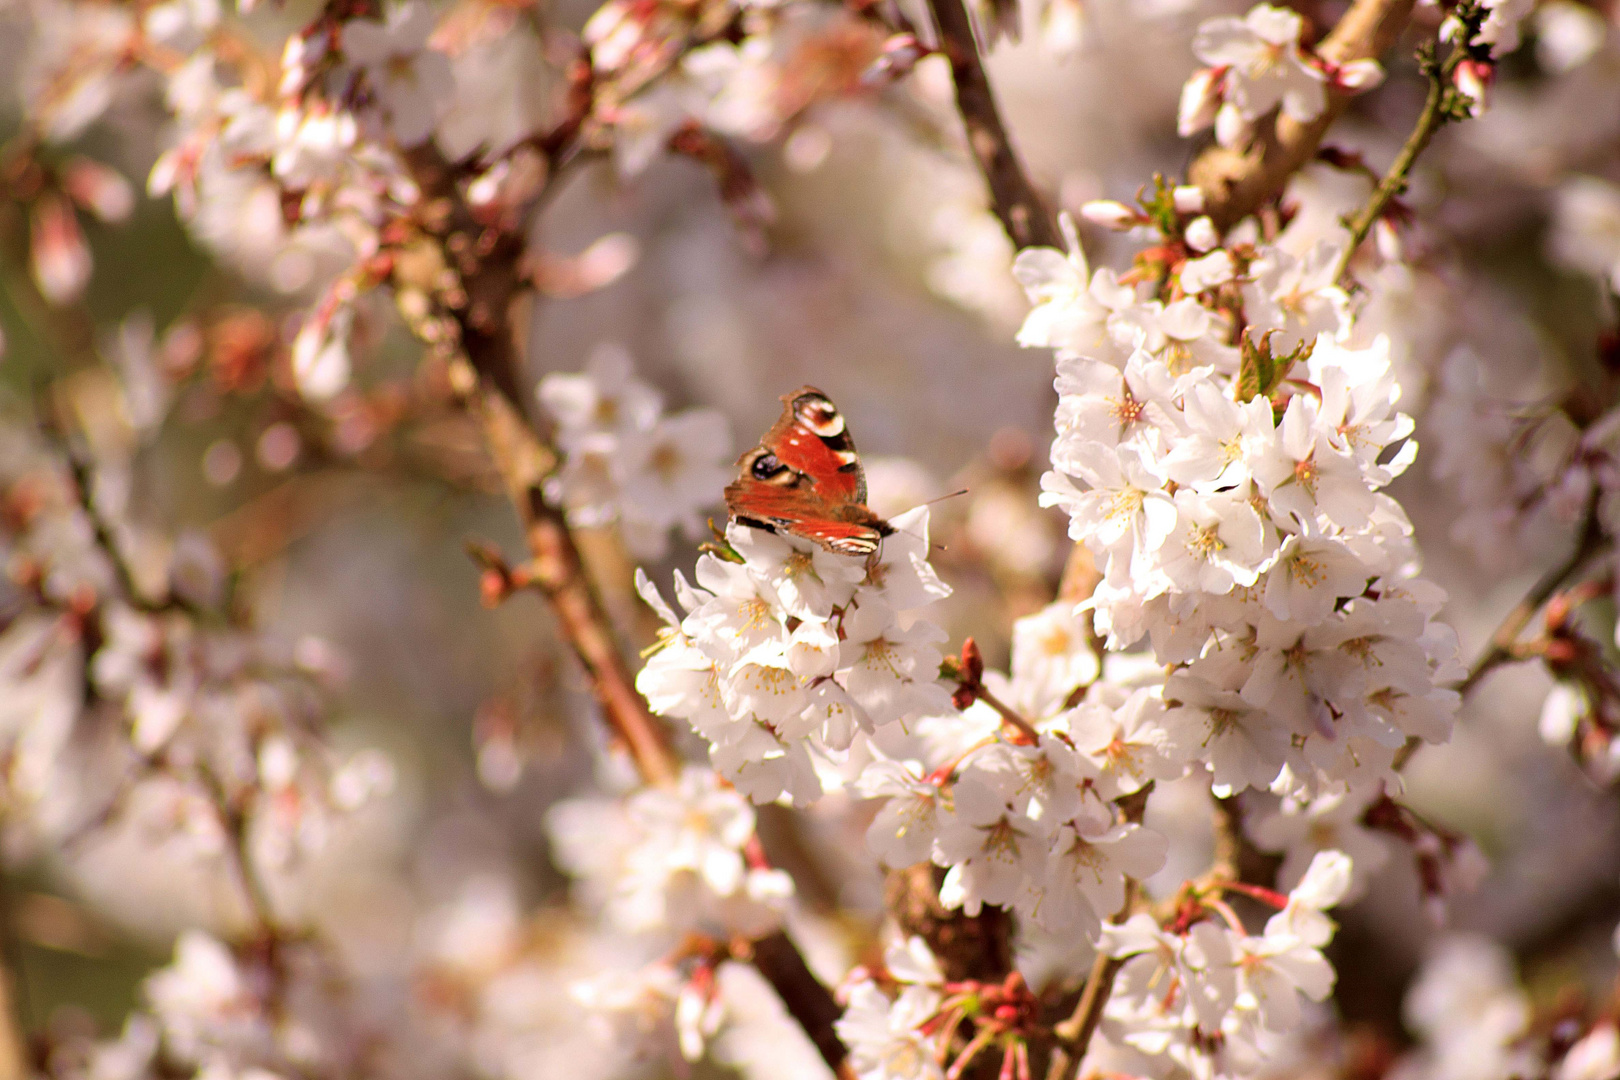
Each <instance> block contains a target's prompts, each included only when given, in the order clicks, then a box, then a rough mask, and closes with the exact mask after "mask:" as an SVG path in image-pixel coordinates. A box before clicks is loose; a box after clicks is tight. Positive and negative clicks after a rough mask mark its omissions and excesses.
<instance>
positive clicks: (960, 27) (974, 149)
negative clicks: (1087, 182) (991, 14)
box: [928, 0, 1065, 251]
mask: <svg viewBox="0 0 1620 1080" xmlns="http://www.w3.org/2000/svg"><path fill="white" fill-rule="evenodd" d="M928 6H929V8H930V9H931V10H932V11H933V13H934V25H935V26H936V27H938V29H939V40H940V48H941V50H942V51H943V52H944V53H945V58H946V59H947V60H949V61H950V64H951V80H952V83H953V84H954V85H955V87H956V111H957V112H959V113H960V114H961V115H962V126H963V127H964V128H965V129H966V131H967V142H968V150H969V151H970V152H971V153H972V154H973V160H974V161H976V162H978V164H979V171H980V172H981V173H983V174H984V180H985V183H986V184H988V185H989V187H990V205H991V209H993V210H994V211H995V214H996V217H997V218H999V219H1000V220H1001V227H1002V228H1004V229H1006V230H1007V235H1008V236H1009V237H1011V238H1012V242H1013V245H1014V246H1015V247H1019V248H1026V247H1050V248H1057V249H1058V250H1059V251H1062V250H1063V249H1064V247H1065V245H1064V242H1063V233H1062V231H1061V230H1060V229H1059V228H1058V224H1057V219H1056V218H1055V217H1053V216H1052V211H1051V210H1049V209H1048V208H1047V206H1046V203H1045V202H1044V201H1043V200H1042V199H1041V196H1040V193H1039V192H1037V191H1036V190H1035V185H1034V184H1032V183H1030V180H1029V175H1028V174H1027V173H1026V172H1025V171H1024V167H1023V165H1021V164H1020V163H1019V161H1018V154H1017V153H1016V152H1015V151H1014V150H1013V146H1012V140H1011V139H1010V138H1009V137H1008V135H1007V125H1006V124H1004V123H1002V120H1001V110H1000V109H999V108H998V107H997V105H996V97H995V94H994V92H993V91H992V90H991V89H990V78H989V76H988V75H986V74H985V70H984V62H983V60H982V59H981V58H980V56H979V44H978V40H977V38H975V37H974V33H973V19H972V17H971V16H970V15H969V14H968V10H967V7H966V6H965V5H964V4H963V2H962V0H929V4H928Z"/></svg>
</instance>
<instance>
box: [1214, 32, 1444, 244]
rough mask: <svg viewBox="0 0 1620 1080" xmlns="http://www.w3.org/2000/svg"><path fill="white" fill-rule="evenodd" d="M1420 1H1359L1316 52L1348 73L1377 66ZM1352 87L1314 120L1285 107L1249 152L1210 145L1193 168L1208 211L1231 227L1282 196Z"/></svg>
mask: <svg viewBox="0 0 1620 1080" xmlns="http://www.w3.org/2000/svg"><path fill="white" fill-rule="evenodd" d="M1414 2H1415V0H1355V3H1353V4H1351V6H1350V9H1349V10H1348V11H1346V12H1345V13H1344V14H1343V15H1342V16H1340V18H1339V22H1338V24H1337V25H1335V26H1334V28H1333V30H1332V32H1330V33H1329V34H1328V35H1327V36H1326V37H1325V38H1323V39H1322V41H1321V43H1320V44H1319V45H1317V47H1316V52H1317V54H1318V55H1320V56H1321V57H1323V58H1324V59H1326V60H1327V61H1329V62H1330V63H1332V64H1334V65H1337V66H1338V67H1339V68H1348V67H1349V66H1350V65H1352V64H1356V63H1358V62H1365V61H1369V60H1372V61H1376V60H1377V59H1378V58H1379V57H1380V56H1382V55H1383V54H1384V52H1385V51H1386V50H1388V49H1389V47H1390V46H1392V45H1393V44H1394V43H1395V41H1396V39H1397V38H1398V37H1400V35H1401V31H1403V30H1404V29H1405V28H1406V24H1407V22H1408V21H1409V20H1410V18H1411V15H1412V8H1413V6H1414ZM1354 92H1355V88H1354V87H1330V88H1329V89H1328V90H1327V92H1326V96H1325V98H1324V100H1323V103H1322V107H1321V109H1320V110H1319V111H1316V112H1315V113H1314V115H1311V116H1310V117H1309V118H1308V119H1299V118H1296V116H1295V115H1291V114H1290V110H1288V109H1283V110H1282V111H1280V112H1278V114H1277V115H1276V116H1275V118H1273V119H1268V120H1265V121H1264V122H1262V123H1261V124H1260V125H1259V128H1258V130H1257V133H1256V136H1255V139H1254V142H1253V143H1252V145H1249V146H1248V147H1238V148H1231V147H1226V146H1211V147H1209V148H1208V149H1207V150H1205V151H1204V152H1203V153H1202V154H1200V155H1199V156H1198V158H1197V160H1195V161H1194V162H1193V164H1192V166H1191V167H1190V168H1189V169H1188V172H1187V177H1188V180H1189V182H1190V183H1193V184H1196V185H1197V186H1198V187H1200V188H1202V189H1203V191H1204V198H1205V211H1206V213H1208V215H1209V217H1210V219H1211V220H1212V221H1213V222H1214V223H1215V225H1216V227H1217V228H1219V229H1227V228H1230V227H1231V226H1232V225H1235V224H1237V222H1239V221H1241V220H1242V219H1243V218H1245V217H1247V216H1248V215H1249V214H1252V213H1254V212H1255V211H1256V210H1258V209H1259V208H1260V207H1261V206H1263V205H1264V204H1265V203H1267V202H1268V201H1270V200H1272V199H1275V198H1276V197H1277V196H1278V195H1280V194H1281V193H1282V190H1283V187H1284V185H1286V184H1287V182H1288V178H1289V177H1291V176H1293V175H1294V174H1295V173H1296V172H1298V171H1299V170H1300V168H1301V167H1303V166H1304V165H1305V163H1306V162H1308V161H1310V160H1311V158H1312V157H1313V156H1315V154H1316V150H1317V147H1318V146H1320V145H1321V142H1322V137H1323V136H1324V135H1326V134H1327V131H1328V128H1330V127H1332V126H1333V122H1334V121H1335V120H1337V119H1338V118H1339V116H1340V114H1341V113H1343V112H1344V110H1345V107H1346V106H1348V105H1349V103H1350V98H1351V97H1352V96H1354Z"/></svg>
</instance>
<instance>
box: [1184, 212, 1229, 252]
mask: <svg viewBox="0 0 1620 1080" xmlns="http://www.w3.org/2000/svg"><path fill="white" fill-rule="evenodd" d="M1186 239H1187V246H1188V247H1190V248H1192V249H1193V250H1194V251H1197V252H1205V251H1210V250H1212V249H1214V248H1216V247H1218V246H1219V245H1220V242H1221V234H1220V230H1218V229H1216V228H1215V223H1214V222H1213V221H1211V220H1210V219H1209V215H1208V214H1205V215H1204V216H1203V217H1197V218H1194V219H1193V220H1192V221H1191V223H1189V224H1188V226H1187V232H1186Z"/></svg>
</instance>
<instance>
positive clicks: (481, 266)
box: [0, 148, 848, 1080]
mask: <svg viewBox="0 0 1620 1080" xmlns="http://www.w3.org/2000/svg"><path fill="white" fill-rule="evenodd" d="M410 161H411V164H412V171H413V174H414V176H415V178H416V181H417V183H418V184H419V185H420V186H421V188H422V190H423V192H424V193H426V194H428V195H429V196H431V197H434V198H437V199H440V200H443V205H445V206H446V207H448V208H449V222H450V228H449V230H448V232H447V235H446V237H445V242H444V247H445V250H446V252H447V253H448V254H450V255H452V256H454V257H456V259H457V266H456V268H457V270H458V272H459V277H460V285H461V289H462V291H463V292H464V294H465V296H464V298H460V299H462V300H463V302H462V303H461V304H460V305H459V306H455V307H453V308H451V310H450V315H451V317H452V318H453V320H454V323H455V329H456V331H457V334H458V337H459V341H460V346H461V349H460V353H459V355H456V356H455V357H454V359H453V360H452V362H451V366H450V381H451V386H452V389H453V390H454V391H455V392H456V394H457V395H458V396H459V398H460V400H461V401H462V403H463V405H464V406H465V407H466V408H467V409H468V411H469V412H471V413H472V414H473V416H474V417H475V418H476V419H477V421H478V424H479V428H480V429H481V430H482V432H483V435H484V442H485V445H486V447H487V448H488V450H489V454H490V457H491V459H492V460H493V461H494V463H495V467H496V469H497V471H498V472H499V473H500V476H501V480H502V483H503V484H504V486H505V487H506V491H507V494H508V496H509V497H510V498H511V500H512V505H513V507H514V508H515V509H516V510H517V513H518V518H519V519H520V520H521V522H522V524H523V532H524V538H525V540H526V541H527V544H528V548H529V554H530V558H531V561H530V563H529V564H528V565H527V566H526V567H525V570H526V576H527V579H528V581H529V582H530V583H532V584H534V585H535V586H536V587H538V588H539V590H540V591H541V593H542V594H544V596H545V597H546V599H547V600H548V601H549V603H550V605H551V610H552V614H553V615H554V616H555V617H556V619H557V625H558V627H559V629H560V630H561V632H562V635H563V637H564V638H566V639H567V641H568V643H569V645H570V646H572V648H573V650H574V655H575V656H577V657H578V658H579V661H580V664H581V665H582V666H583V667H584V669H585V674H586V677H587V679H588V680H589V682H590V684H591V688H592V690H593V691H594V692H595V694H596V698H597V700H598V701H599V702H600V703H601V705H602V712H603V715H604V717H605V718H606V720H607V722H608V724H609V726H610V727H611V728H612V729H613V731H614V733H615V734H616V735H617V736H618V738H619V739H620V740H621V741H622V742H623V743H624V745H625V746H626V748H627V749H628V750H629V752H630V755H631V758H632V759H633V760H634V761H635V765H636V769H637V771H638V773H639V774H640V775H641V778H642V779H643V780H644V781H645V782H646V783H649V784H660V785H662V784H672V783H674V782H675V780H676V778H677V776H678V775H679V772H680V767H681V762H680V757H679V755H678V754H677V753H676V751H675V748H674V745H673V743H672V742H671V740H670V734H669V730H668V728H667V727H666V726H665V725H664V723H663V721H662V720H660V719H659V718H658V717H657V716H654V715H653V712H652V710H651V709H650V708H649V707H648V705H647V701H646V699H645V698H644V697H642V696H641V693H640V692H639V691H638V690H637V689H636V686H635V678H634V676H633V675H632V673H631V671H630V668H629V665H628V664H627V663H626V662H625V659H624V653H623V651H622V649H621V648H620V645H619V641H618V636H617V634H616V633H615V632H614V629H613V624H612V622H611V620H610V619H609V618H608V614H607V611H606V609H605V608H604V607H603V606H602V601H601V598H600V597H599V596H598V595H597V591H596V587H595V584H594V582H593V581H592V580H591V577H590V574H589V572H588V571H587V570H586V568H585V565H584V562H583V560H582V559H581V557H580V553H579V548H578V546H577V544H576V543H575V540H574V536H573V532H572V531H571V530H570V528H569V526H568V519H567V515H566V513H565V512H564V510H563V509H562V507H560V506H557V505H556V504H554V503H553V502H551V501H550V500H549V499H547V498H546V494H545V489H544V483H545V479H546V477H547V476H549V475H550V474H551V473H552V472H553V471H554V469H555V468H556V466H557V453H556V451H555V450H554V449H553V448H552V447H551V446H549V445H548V444H547V443H545V442H544V441H542V440H541V438H540V437H539V436H538V435H537V434H536V432H535V429H534V427H533V426H532V425H531V424H530V423H529V421H528V419H527V418H526V417H525V415H524V405H523V394H522V390H521V371H522V363H521V357H520V355H519V352H518V345H517V343H518V340H519V338H518V334H517V326H516V322H515V319H514V312H515V311H516V310H517V308H518V303H517V302H518V301H519V299H520V298H521V297H522V296H523V294H524V293H525V291H526V289H527V286H526V283H525V282H524V280H523V277H522V273H521V258H522V254H523V236H522V233H521V231H520V230H517V229H513V230H511V231H507V230H498V229H496V228H495V227H493V226H490V227H485V226H481V225H479V224H478V223H477V222H476V221H475V220H474V218H473V216H472V214H471V212H470V209H469V208H468V207H467V205H466V203H465V201H464V200H463V198H462V197H461V194H460V192H459V190H458V188H457V186H456V184H455V182H454V177H453V176H452V174H451V170H450V168H449V166H448V165H447V163H445V162H444V160H443V159H442V158H440V157H439V156H438V155H437V153H436V152H435V151H433V150H432V149H431V148H428V149H424V150H420V151H416V152H413V153H412V155H411V156H410ZM553 182H555V173H554V174H553ZM751 956H752V960H753V963H754V965H755V966H756V967H757V968H758V970H759V971H760V973H761V974H762V975H763V976H764V977H765V979H766V981H767V982H769V983H770V984H771V986H772V987H773V988H774V989H775V990H776V993H777V995H778V996H779V997H780V998H781V999H782V1003H783V1005H784V1006H785V1007H786V1008H787V1010H788V1012H789V1014H790V1015H792V1016H793V1018H794V1019H795V1020H796V1021H797V1022H798V1024H799V1025H800V1027H801V1028H803V1030H804V1032H805V1034H806V1035H807V1036H808V1037H809V1038H810V1041H811V1042H812V1043H814V1044H815V1046H816V1049H817V1050H818V1051H820V1053H821V1056H822V1058H823V1060H825V1061H826V1062H827V1064H828V1066H829V1067H831V1068H832V1069H833V1070H834V1071H835V1072H839V1073H840V1075H844V1073H845V1071H846V1069H847V1066H846V1064H845V1059H846V1057H847V1056H848V1051H847V1050H846V1048H845V1047H844V1045H843V1043H842V1041H841V1040H840V1039H839V1038H838V1034H837V1031H836V1030H835V1028H834V1027H833V1024H834V1022H835V1021H836V1020H837V1019H838V1017H839V1016H840V1015H841V1014H842V1013H843V1009H842V1008H840V1006H839V1005H838V1002H837V1001H836V1000H834V998H833V996H832V993H831V992H830V991H829V990H828V989H827V987H826V986H824V985H823V984H822V983H821V981H820V980H819V979H817V978H816V976H815V973H814V972H812V971H811V970H810V967H809V965H808V964H806V963H805V961H804V957H803V955H802V954H801V953H800V952H799V950H798V946H797V945H795V944H794V942H793V940H792V939H791V938H790V937H788V936H787V934H786V933H785V932H782V931H777V932H776V933H773V934H770V935H768V936H766V937H764V938H761V939H760V940H758V941H755V942H753V943H752V946H751ZM0 1080H4V1078H3V1077H0Z"/></svg>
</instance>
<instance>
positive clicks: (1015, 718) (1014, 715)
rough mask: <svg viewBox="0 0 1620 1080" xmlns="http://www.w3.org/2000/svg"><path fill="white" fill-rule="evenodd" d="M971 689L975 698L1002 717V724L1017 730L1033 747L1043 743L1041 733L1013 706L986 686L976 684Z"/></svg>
mask: <svg viewBox="0 0 1620 1080" xmlns="http://www.w3.org/2000/svg"><path fill="white" fill-rule="evenodd" d="M970 689H971V690H972V691H973V696H974V697H976V698H978V699H979V700H980V701H982V702H984V703H985V704H986V705H988V706H990V707H991V708H992V709H994V710H996V713H997V715H999V716H1000V717H1001V722H1002V723H1004V724H1006V725H1007V726H1009V727H1011V728H1014V729H1016V730H1017V732H1018V734H1020V735H1022V736H1023V737H1024V738H1025V739H1027V740H1028V741H1029V744H1030V745H1031V746H1036V745H1039V743H1040V741H1041V733H1040V732H1038V731H1036V730H1035V725H1034V724H1031V723H1030V722H1029V721H1028V720H1025V719H1024V718H1023V717H1022V716H1020V715H1019V714H1018V711H1017V710H1016V709H1014V708H1013V707H1012V706H1010V705H1008V704H1006V703H1005V702H1003V701H1002V700H1001V699H1000V698H998V697H996V695H994V694H992V693H991V692H990V688H989V687H987V686H985V685H984V684H983V683H976V684H975V685H973V686H972V687H970Z"/></svg>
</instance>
